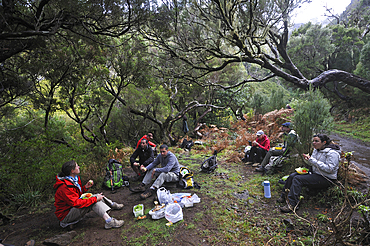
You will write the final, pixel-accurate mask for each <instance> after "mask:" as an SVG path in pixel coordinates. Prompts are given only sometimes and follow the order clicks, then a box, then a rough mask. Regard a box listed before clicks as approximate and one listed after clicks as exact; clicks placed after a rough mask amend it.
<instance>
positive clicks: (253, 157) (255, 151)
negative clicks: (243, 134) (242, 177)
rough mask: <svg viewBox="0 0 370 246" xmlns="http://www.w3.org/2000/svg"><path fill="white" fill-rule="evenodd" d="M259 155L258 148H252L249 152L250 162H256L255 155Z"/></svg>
mask: <svg viewBox="0 0 370 246" xmlns="http://www.w3.org/2000/svg"><path fill="white" fill-rule="evenodd" d="M256 154H257V147H256V146H252V148H251V150H250V151H249V158H248V162H253V163H254V162H255V155H256Z"/></svg>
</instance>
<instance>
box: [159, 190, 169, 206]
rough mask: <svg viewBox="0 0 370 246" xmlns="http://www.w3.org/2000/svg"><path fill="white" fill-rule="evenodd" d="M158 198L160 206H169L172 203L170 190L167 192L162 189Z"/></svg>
mask: <svg viewBox="0 0 370 246" xmlns="http://www.w3.org/2000/svg"><path fill="white" fill-rule="evenodd" d="M157 197H158V202H159V204H163V203H164V204H166V205H167V204H169V203H171V202H172V196H171V193H170V191H169V190H166V188H164V187H161V188H159V189H158V190H157Z"/></svg>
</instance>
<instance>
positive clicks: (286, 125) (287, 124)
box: [282, 122, 290, 128]
mask: <svg viewBox="0 0 370 246" xmlns="http://www.w3.org/2000/svg"><path fill="white" fill-rule="evenodd" d="M282 126H285V127H289V128H290V122H285V123H283V124H282Z"/></svg>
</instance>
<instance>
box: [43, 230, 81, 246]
mask: <svg viewBox="0 0 370 246" xmlns="http://www.w3.org/2000/svg"><path fill="white" fill-rule="evenodd" d="M75 236H77V232H76V231H70V232H67V233H64V234H61V235H56V236H54V237H52V238H48V239H46V240H45V241H44V242H43V244H44V245H50V246H65V245H68V244H70V243H71V241H72V239H73V238H74V237H75Z"/></svg>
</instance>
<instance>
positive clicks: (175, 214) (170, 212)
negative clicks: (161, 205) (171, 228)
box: [165, 203, 183, 223]
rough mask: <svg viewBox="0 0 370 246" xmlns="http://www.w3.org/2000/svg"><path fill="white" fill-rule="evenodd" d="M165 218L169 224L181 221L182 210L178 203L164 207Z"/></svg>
mask: <svg viewBox="0 0 370 246" xmlns="http://www.w3.org/2000/svg"><path fill="white" fill-rule="evenodd" d="M165 217H166V219H167V220H168V221H169V222H172V223H176V222H178V221H180V220H182V219H183V213H182V208H181V206H180V205H179V204H178V203H170V204H168V205H167V206H166V210H165Z"/></svg>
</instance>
